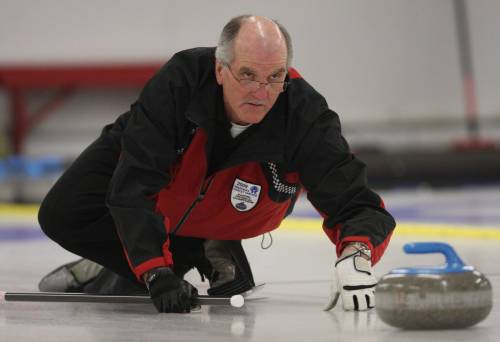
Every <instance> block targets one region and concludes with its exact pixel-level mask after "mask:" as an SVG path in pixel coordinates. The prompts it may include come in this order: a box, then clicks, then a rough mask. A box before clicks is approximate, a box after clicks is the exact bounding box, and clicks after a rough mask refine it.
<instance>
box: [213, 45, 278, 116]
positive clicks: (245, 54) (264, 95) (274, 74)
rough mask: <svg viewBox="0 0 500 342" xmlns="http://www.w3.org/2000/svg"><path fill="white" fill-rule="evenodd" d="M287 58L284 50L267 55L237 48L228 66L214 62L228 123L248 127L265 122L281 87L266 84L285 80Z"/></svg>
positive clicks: (238, 46) (237, 46)
mask: <svg viewBox="0 0 500 342" xmlns="http://www.w3.org/2000/svg"><path fill="white" fill-rule="evenodd" d="M286 57H287V56H286V48H284V49H283V48H281V49H275V50H274V51H272V52H266V51H259V50H258V49H253V50H252V49H251V48H250V49H249V48H248V47H244V48H242V47H241V46H240V45H236V46H235V49H234V60H233V62H232V63H231V64H230V65H229V66H227V65H224V64H222V63H221V62H220V61H217V62H216V77H217V82H218V83H219V84H220V85H221V86H222V88H223V96H224V106H225V109H226V114H227V115H228V117H229V120H230V121H232V122H234V123H237V124H241V125H247V124H255V123H259V122H260V121H262V119H264V117H265V116H266V114H267V113H268V112H269V110H270V109H271V108H272V106H273V105H274V103H275V102H276V100H277V99H278V96H279V94H280V93H281V89H280V87H281V84H279V83H277V84H274V85H272V84H267V83H269V82H283V81H284V80H285V77H286V72H287V70H286V62H287V60H286ZM238 80H239V81H238ZM248 81H258V82H261V83H260V84H257V83H255V82H248ZM266 84H267V85H266ZM257 85H258V86H257Z"/></svg>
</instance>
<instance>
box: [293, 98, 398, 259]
mask: <svg viewBox="0 0 500 342" xmlns="http://www.w3.org/2000/svg"><path fill="white" fill-rule="evenodd" d="M325 106H326V103H325ZM299 155H301V156H303V159H302V161H301V162H300V164H299V166H300V169H299V172H300V177H301V182H302V184H303V185H304V186H305V188H306V189H307V191H308V199H309V200H310V202H311V203H312V204H313V205H314V207H315V208H316V209H317V210H318V211H319V212H320V213H321V215H322V216H323V218H324V223H323V229H324V230H325V232H326V234H327V236H328V237H329V238H330V240H331V241H332V242H333V243H334V244H335V245H336V247H337V248H336V250H337V256H340V254H341V253H342V251H343V250H344V248H345V246H346V245H347V244H349V243H351V242H363V243H364V244H366V245H367V246H368V248H369V249H370V251H371V261H372V264H375V263H376V262H377V261H378V260H379V259H380V257H381V256H382V254H383V253H384V250H385V248H386V246H387V243H388V241H389V239H390V236H391V234H392V230H393V229H394V227H395V222H394V219H393V218H392V216H391V215H390V214H389V213H388V212H387V211H386V210H385V208H384V204H383V201H382V199H381V198H380V197H379V196H378V195H377V194H376V193H375V192H373V191H372V190H371V189H370V188H368V186H367V180H366V173H365V165H364V164H363V163H362V162H361V161H359V160H358V159H357V158H356V157H355V156H354V155H353V154H352V153H351V151H350V149H349V145H348V144H347V142H346V141H345V139H344V138H343V137H342V135H341V131H340V122H339V119H338V116H337V114H336V113H334V112H332V111H330V110H328V109H327V108H325V109H324V112H323V114H322V115H321V116H320V117H319V119H318V120H317V122H315V123H314V126H313V128H312V129H311V130H310V132H309V133H308V135H307V137H306V138H305V139H304V143H303V147H302V148H301V151H300V153H299Z"/></svg>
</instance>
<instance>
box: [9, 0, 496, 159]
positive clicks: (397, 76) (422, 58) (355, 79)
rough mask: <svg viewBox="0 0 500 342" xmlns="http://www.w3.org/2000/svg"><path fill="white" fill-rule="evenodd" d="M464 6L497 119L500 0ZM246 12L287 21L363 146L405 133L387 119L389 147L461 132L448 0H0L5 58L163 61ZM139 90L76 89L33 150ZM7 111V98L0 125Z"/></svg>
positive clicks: (319, 82)
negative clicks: (443, 129)
mask: <svg viewBox="0 0 500 342" xmlns="http://www.w3.org/2000/svg"><path fill="white" fill-rule="evenodd" d="M468 7H469V16H470V27H471V36H472V42H473V46H472V47H473V59H474V68H475V71H476V83H477V93H478V107H479V112H480V116H481V118H482V119H483V120H489V121H488V122H490V121H492V120H493V121H494V120H497V119H498V120H500V95H499V89H500V67H499V61H500V44H499V37H500V20H498V18H499V17H500V1H496V0H474V1H468ZM242 13H257V14H264V15H267V16H270V17H274V18H276V19H278V20H280V21H281V22H282V23H283V24H284V25H285V26H286V27H287V28H288V29H289V31H290V33H291V34H292V37H293V39H294V46H295V61H294V64H295V66H296V67H297V68H298V69H299V71H300V72H301V73H302V75H303V76H304V77H305V78H306V79H308V80H309V81H310V83H312V84H313V85H314V86H315V87H316V88H317V89H318V90H320V91H321V92H322V93H323V94H324V95H325V97H326V98H327V100H328V102H329V104H330V106H331V107H332V108H333V109H334V110H336V111H337V112H339V113H340V114H341V117H342V121H343V123H344V127H345V128H346V131H347V133H348V135H351V138H352V140H354V141H355V142H356V141H358V142H367V141H365V140H366V139H368V140H375V142H377V141H378V142H384V141H386V140H387V138H388V136H390V137H392V138H394V137H396V136H398V134H397V132H396V133H395V134H391V135H388V134H383V135H381V133H380V132H381V130H382V131H383V130H387V126H389V127H390V128H393V129H397V130H398V132H400V137H399V138H397V139H396V140H392V141H389V143H392V144H398V145H399V144H401V143H404V142H406V143H411V144H414V143H416V144H424V143H425V142H428V141H429V135H428V134H429V126H428V124H429V123H431V124H433V125H434V126H439V125H437V124H439V123H441V122H445V123H448V124H450V123H451V124H453V123H454V122H455V124H456V126H453V127H452V131H451V133H446V134H447V135H446V134H445V133H443V132H437V133H436V134H435V135H432V136H430V137H431V139H430V140H431V141H433V142H434V143H436V142H437V143H439V139H444V140H445V141H449V140H450V139H453V137H457V136H460V135H463V134H464V132H463V129H462V127H463V123H462V122H461V121H462V118H463V116H464V114H463V113H464V105H463V97H462V85H461V75H460V67H459V59H458V54H457V51H458V47H457V40H456V33H455V26H454V25H455V24H454V14H453V7H452V0H440V1H437V0H419V1H414V0H378V1H368V0H366V1H362V0H344V1H335V0H324V1H321V0H308V1H305V0H300V1H298V0H289V1H286V0H276V1H270V0H253V1H237V0H219V1H217V0H213V1H193V0H163V1H161V0H145V1H136V0H122V1H118V0H87V1H76V0H67V1H63V0H60V1H58V0H44V1H35V0H0V64H9V63H16V64H19V63H28V64H31V63H90V62H114V61H162V60H165V59H166V58H168V56H169V55H171V54H172V53H174V52H175V51H177V50H180V49H184V48H189V47H193V46H201V45H204V46H213V45H215V43H216V41H217V36H218V34H219V32H220V30H221V28H222V26H223V25H224V23H225V22H226V21H227V20H228V19H229V18H230V17H232V16H235V15H238V14H242ZM135 96H136V93H135V92H132V93H127V94H125V97H123V98H122V97H121V96H120V95H119V94H116V93H114V92H104V93H102V92H91V91H90V92H86V93H85V94H80V95H78V96H77V97H76V98H74V99H73V100H72V101H70V102H69V103H67V104H66V105H65V106H64V108H62V109H61V110H60V111H59V112H58V114H57V115H55V116H54V117H52V118H51V119H50V120H49V121H47V122H46V123H45V124H44V125H43V126H41V127H39V128H38V129H37V130H36V131H35V132H34V135H33V136H32V138H31V139H30V145H29V146H30V149H32V150H33V151H37V148H39V147H37V146H39V145H41V143H39V141H43V140H44V139H45V140H50V139H51V138H52V137H53V136H54V133H57V131H58V130H59V129H58V128H59V126H61V127H65V128H66V129H71V127H72V128H73V129H74V130H77V131H78V132H83V133H81V134H82V135H85V136H86V138H84V140H85V143H86V141H87V140H90V139H91V137H92V136H94V135H95V133H94V132H95V130H96V129H97V127H99V126H101V125H102V124H103V123H105V122H109V121H111V120H112V119H113V118H114V117H115V116H116V115H117V114H118V113H121V112H123V111H124V110H126V104H128V103H129V102H130V101H132V100H133V99H134V97H135ZM125 101H126V102H125ZM96 104H102V105H96ZM6 110H7V109H6V105H5V100H4V99H3V97H2V96H0V115H3V116H4V118H3V119H2V118H0V123H1V122H2V121H5V116H6V113H7V112H6ZM422 123H426V124H427V125H424V126H422V127H424V128H421V129H415V130H414V129H409V128H408V127H415V125H417V126H418V125H420V124H422ZM82 127H83V128H82ZM85 127H86V128H85ZM374 127H379V128H378V130H377V129H375V130H374ZM380 127H383V129H382V128H380ZM419 127H420V126H419ZM440 127H441V126H440ZM446 127H448V128H449V126H446ZM495 127H496V126H494V125H490V124H488V129H487V131H486V133H485V134H486V135H490V136H495V137H497V136H498V135H500V133H499V130H498V129H497V128H495ZM77 128H78V129H77ZM431 128H432V126H431ZM434 128H435V127H434ZM448 128H446V129H448ZM448 131H449V130H448ZM92 133H94V134H92ZM66 134H69V135H70V136H71V135H72V133H71V131H70V132H69V133H68V132H67V133H66ZM87 134H90V135H87ZM412 134H413V135H412ZM87 136H88V137H87ZM411 137H413V138H411ZM39 139H41V140H39ZM384 139H385V140H384ZM411 139H413V140H411ZM77 140H78V139H76V140H75V139H73V142H75V144H76V145H78V146H79V145H81V144H83V142H82V143H79V142H76V141H77ZM78 146H75V148H78ZM66 148H67V147H66ZM50 149H52V150H53V149H54V147H51V148H50Z"/></svg>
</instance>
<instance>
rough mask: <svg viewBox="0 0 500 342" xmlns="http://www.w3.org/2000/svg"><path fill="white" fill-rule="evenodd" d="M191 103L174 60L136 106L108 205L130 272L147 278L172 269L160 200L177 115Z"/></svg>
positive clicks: (179, 125) (178, 124) (173, 155)
mask: <svg viewBox="0 0 500 342" xmlns="http://www.w3.org/2000/svg"><path fill="white" fill-rule="evenodd" d="M188 98H189V92H188V91H187V90H186V88H185V87H183V76H182V70H181V68H180V67H179V66H178V63H177V62H176V60H175V59H174V58H173V59H172V60H171V61H169V63H167V64H166V65H165V66H164V67H163V68H162V70H160V71H159V72H158V73H157V74H156V75H155V76H154V77H153V78H152V79H151V80H150V81H149V82H148V84H147V85H146V86H145V88H144V89H143V91H142V93H141V95H140V97H139V100H138V101H137V102H136V103H134V104H133V105H132V107H131V114H130V118H129V120H128V122H127V125H126V127H125V128H124V131H123V134H122V141H121V147H122V150H121V155H120V159H119V162H118V165H117V167H116V169H115V172H114V174H113V177H112V180H111V184H110V187H109V190H108V196H107V205H108V207H109V209H110V212H111V215H112V216H113V219H114V221H115V224H116V227H117V231H118V234H119V236H120V239H121V241H122V244H123V246H124V250H125V253H126V254H127V259H128V261H129V264H130V266H131V269H132V270H133V272H134V273H135V275H136V276H137V278H138V279H141V278H140V276H141V275H142V273H144V272H146V271H148V270H150V269H152V268H155V267H162V266H169V265H171V264H172V257H171V254H170V252H169V249H168V243H169V241H168V235H167V231H166V227H165V225H164V218H163V217H162V216H161V215H160V214H158V213H156V212H155V207H156V196H157V194H158V192H159V191H160V190H161V189H162V188H163V187H164V186H166V185H167V184H168V182H169V181H170V176H169V169H170V167H171V166H172V165H173V163H174V162H175V159H176V157H177V155H176V149H175V145H176V141H177V136H178V131H179V130H180V129H181V128H182V125H183V124H184V123H183V122H182V120H181V119H180V117H182V116H180V115H178V112H179V111H180V110H181V108H180V107H182V104H183V103H186V101H187V99H188Z"/></svg>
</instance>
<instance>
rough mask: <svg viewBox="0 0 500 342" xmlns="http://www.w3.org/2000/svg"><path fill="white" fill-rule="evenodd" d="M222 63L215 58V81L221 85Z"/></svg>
mask: <svg viewBox="0 0 500 342" xmlns="http://www.w3.org/2000/svg"><path fill="white" fill-rule="evenodd" d="M223 67H224V65H223V64H222V62H221V61H219V60H218V59H216V60H215V78H216V79H217V83H218V84H219V85H222V68H223Z"/></svg>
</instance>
